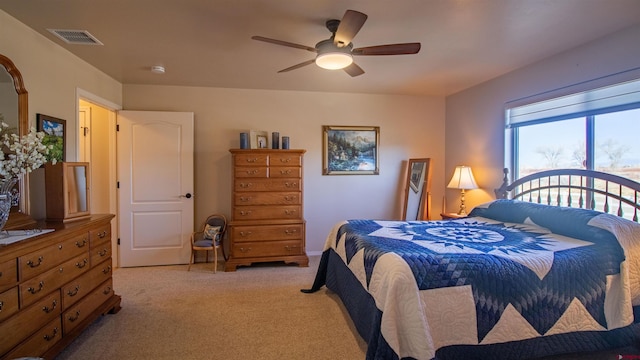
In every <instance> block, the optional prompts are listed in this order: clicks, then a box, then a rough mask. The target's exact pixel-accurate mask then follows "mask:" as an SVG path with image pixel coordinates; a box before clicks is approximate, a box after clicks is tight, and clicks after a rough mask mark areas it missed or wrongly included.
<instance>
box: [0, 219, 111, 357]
mask: <svg viewBox="0 0 640 360" xmlns="http://www.w3.org/2000/svg"><path fill="white" fill-rule="evenodd" d="M112 218H113V215H92V216H91V217H90V218H88V219H83V220H77V221H74V222H69V223H60V222H47V223H42V224H39V225H38V226H40V227H41V228H42V229H55V231H53V232H49V233H44V234H41V235H38V236H35V237H32V238H29V239H26V240H22V241H19V242H15V243H12V244H8V245H0V359H14V358H19V357H27V356H29V357H35V356H38V357H44V358H47V359H51V358H54V357H55V355H56V354H58V353H59V352H60V351H61V350H63V349H64V348H65V347H66V346H67V345H68V344H69V343H71V341H73V339H74V338H75V337H77V336H78V335H79V334H80V333H81V332H82V331H83V330H84V329H85V328H86V327H87V326H89V325H90V324H91V323H92V322H93V321H95V320H96V319H97V318H98V317H99V316H101V315H103V314H106V313H108V312H110V313H116V312H118V311H119V310H120V296H119V295H116V294H115V293H114V290H113V282H112V279H111V274H112V264H111V219H112Z"/></svg>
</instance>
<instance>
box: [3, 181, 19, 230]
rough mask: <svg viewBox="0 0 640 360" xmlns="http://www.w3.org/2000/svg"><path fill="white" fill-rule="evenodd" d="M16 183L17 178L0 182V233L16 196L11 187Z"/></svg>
mask: <svg viewBox="0 0 640 360" xmlns="http://www.w3.org/2000/svg"><path fill="white" fill-rule="evenodd" d="M16 182H18V179H17V178H9V179H2V180H0V231H2V230H3V229H4V225H5V224H6V223H7V220H9V213H10V212H11V205H12V204H13V199H14V197H15V196H16V194H15V193H14V192H13V187H14V186H15V185H16Z"/></svg>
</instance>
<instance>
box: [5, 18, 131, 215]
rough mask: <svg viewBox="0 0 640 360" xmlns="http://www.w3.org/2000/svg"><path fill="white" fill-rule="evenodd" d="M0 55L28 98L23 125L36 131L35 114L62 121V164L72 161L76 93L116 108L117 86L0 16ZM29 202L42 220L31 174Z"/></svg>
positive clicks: (40, 193)
mask: <svg viewBox="0 0 640 360" xmlns="http://www.w3.org/2000/svg"><path fill="white" fill-rule="evenodd" d="M0 54H2V55H5V56H7V57H8V58H10V59H11V60H12V61H13V63H14V64H15V65H16V67H17V68H18V69H19V70H20V72H21V74H22V78H23V80H24V85H25V88H26V89H27V91H28V92H29V122H30V124H31V126H33V127H35V126H36V114H37V113H41V114H47V115H51V116H54V117H57V118H60V119H65V120H66V122H67V123H66V124H67V134H66V142H67V143H66V145H67V149H66V150H67V151H66V159H67V160H69V161H74V160H76V146H75V144H76V140H75V139H76V138H77V132H76V129H77V127H78V126H77V113H76V111H77V107H78V104H77V100H76V91H77V89H78V88H80V89H84V90H86V91H88V92H90V93H93V94H95V95H97V96H100V97H102V98H104V99H107V100H108V101H110V102H113V103H115V104H121V102H122V85H121V84H120V83H119V82H117V81H115V80H114V79H112V78H111V77H109V76H107V75H105V74H104V73H102V72H100V71H98V70H96V69H95V68H94V67H93V66H91V65H89V64H87V63H86V62H84V61H83V60H80V59H79V58H77V57H76V56H74V55H71V54H70V53H69V52H68V51H66V50H64V49H63V48H62V47H60V46H58V45H56V44H55V43H53V42H51V41H50V40H48V39H46V38H45V37H43V36H42V35H40V34H38V33H36V32H35V31H33V30H31V29H30V28H28V27H26V26H25V25H24V24H22V23H21V22H19V21H17V20H16V19H15V18H13V17H11V16H9V15H8V14H7V13H5V12H4V11H2V10H0ZM31 178H32V187H31V198H32V201H31V203H32V209H31V210H32V214H33V216H34V217H36V218H43V217H45V215H46V214H45V211H44V203H43V201H44V200H43V199H44V179H43V178H44V176H42V171H41V170H37V171H36V172H34V174H33V176H32V177H31Z"/></svg>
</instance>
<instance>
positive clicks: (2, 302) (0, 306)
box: [0, 301, 4, 312]
mask: <svg viewBox="0 0 640 360" xmlns="http://www.w3.org/2000/svg"><path fill="white" fill-rule="evenodd" d="M3 306H4V301H0V312H2V307H3Z"/></svg>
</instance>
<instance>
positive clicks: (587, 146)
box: [505, 80, 640, 213]
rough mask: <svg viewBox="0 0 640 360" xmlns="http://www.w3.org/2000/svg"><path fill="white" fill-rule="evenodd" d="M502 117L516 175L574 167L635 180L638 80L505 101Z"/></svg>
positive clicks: (639, 140) (639, 152) (638, 168)
mask: <svg viewBox="0 0 640 360" xmlns="http://www.w3.org/2000/svg"><path fill="white" fill-rule="evenodd" d="M506 121H507V125H506V152H505V154H506V163H507V164H506V165H507V167H508V168H509V169H510V171H511V173H512V176H513V178H515V179H518V178H521V177H523V176H526V175H529V174H531V173H535V172H540V171H545V170H551V169H558V168H574V169H588V170H597V171H601V172H605V173H609V174H615V175H618V176H622V177H625V178H629V179H632V180H634V181H638V182H640V80H635V81H630V82H625V83H622V84H618V85H613V86H608V87H605V88H598V89H595V90H589V91H585V92H580V93H576V94H571V95H566V96H562V97H557V98H553V99H548V100H544V101H539V102H535V103H530V104H525V105H519V106H513V107H508V108H507V110H506ZM595 186H596V187H597V186H598V184H595ZM596 198H597V196H596ZM596 201H598V199H596ZM601 201H603V200H601ZM625 213H629V209H625Z"/></svg>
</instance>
